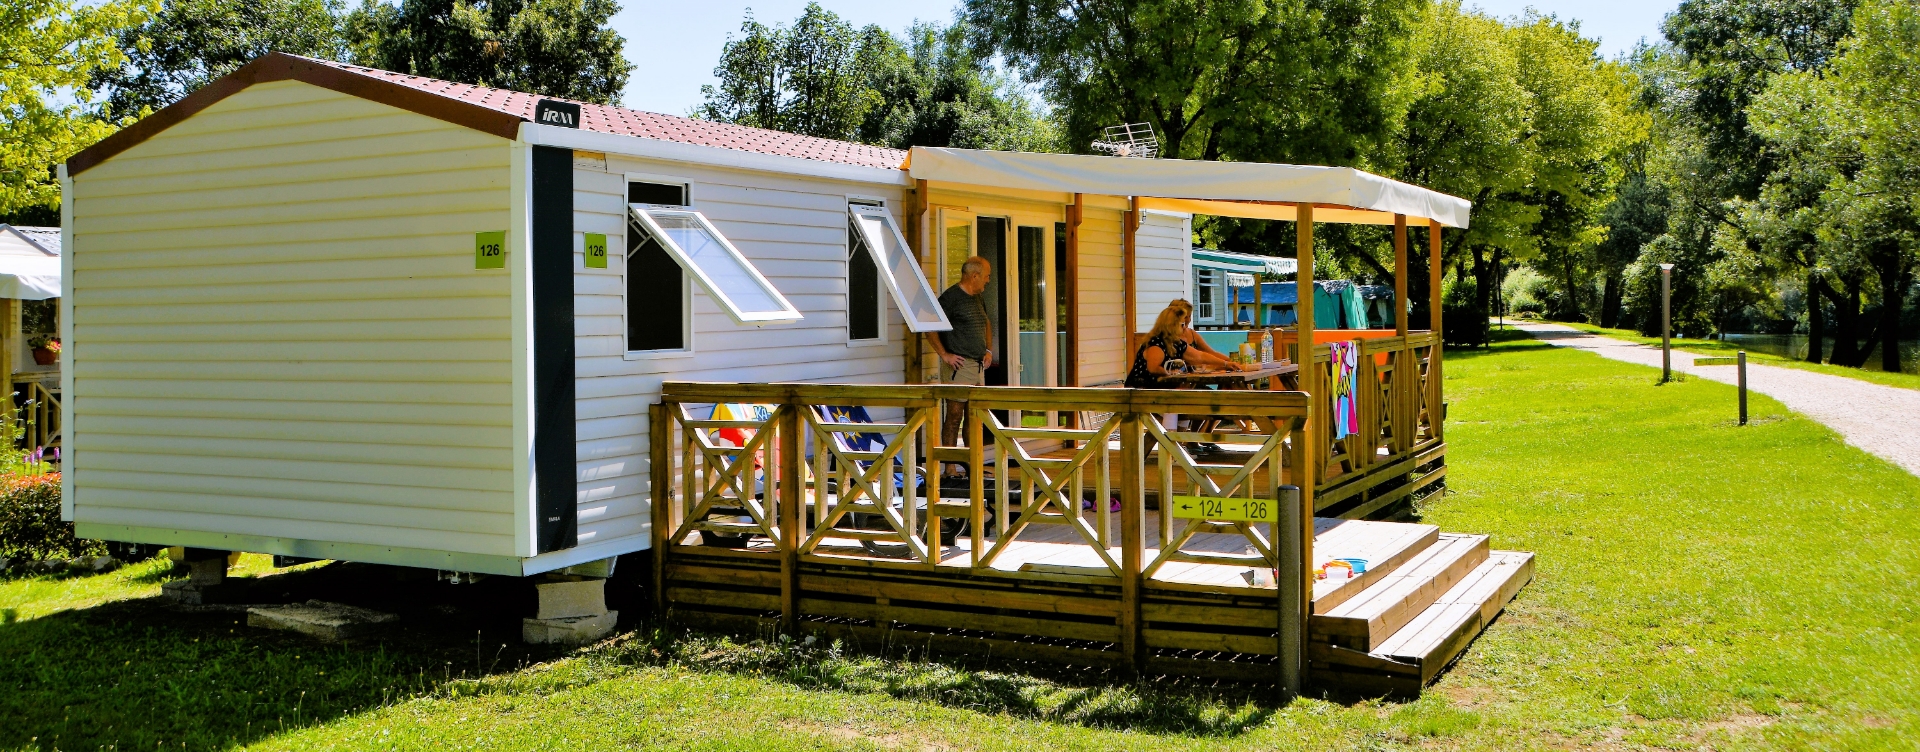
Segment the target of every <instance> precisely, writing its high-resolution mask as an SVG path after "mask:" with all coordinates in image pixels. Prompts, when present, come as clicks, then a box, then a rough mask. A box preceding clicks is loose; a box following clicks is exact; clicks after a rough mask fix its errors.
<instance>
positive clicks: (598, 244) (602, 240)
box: [586, 232, 607, 269]
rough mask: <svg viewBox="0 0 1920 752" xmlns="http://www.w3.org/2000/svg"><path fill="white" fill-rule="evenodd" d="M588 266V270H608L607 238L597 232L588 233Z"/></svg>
mask: <svg viewBox="0 0 1920 752" xmlns="http://www.w3.org/2000/svg"><path fill="white" fill-rule="evenodd" d="M586 264H587V268H588V269H605V268H607V236H605V235H601V234H600V233H597V232H589V233H587V253H586Z"/></svg>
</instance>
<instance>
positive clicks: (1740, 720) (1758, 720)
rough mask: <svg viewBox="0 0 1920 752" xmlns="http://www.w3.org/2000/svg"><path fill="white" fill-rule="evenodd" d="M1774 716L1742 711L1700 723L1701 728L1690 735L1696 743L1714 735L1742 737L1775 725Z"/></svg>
mask: <svg viewBox="0 0 1920 752" xmlns="http://www.w3.org/2000/svg"><path fill="white" fill-rule="evenodd" d="M1774 720H1775V719H1774V717H1773V716H1770V715H1760V714H1758V713H1741V714H1739V715H1734V716H1729V717H1726V718H1722V719H1720V720H1717V721H1708V722H1706V723H1703V724H1700V728H1699V729H1698V730H1696V731H1694V732H1693V734H1692V735H1690V737H1689V738H1690V739H1691V740H1692V741H1693V742H1694V743H1695V744H1700V743H1703V742H1705V741H1706V740H1707V739H1709V738H1712V737H1714V736H1727V737H1741V736H1746V735H1748V734H1751V733H1753V732H1755V731H1758V730H1760V729H1763V728H1766V727H1768V726H1771V725H1773V723H1774Z"/></svg>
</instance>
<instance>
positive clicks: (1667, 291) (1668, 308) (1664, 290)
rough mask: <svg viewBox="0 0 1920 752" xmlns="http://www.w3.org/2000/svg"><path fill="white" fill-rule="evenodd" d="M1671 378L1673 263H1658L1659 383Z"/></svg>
mask: <svg viewBox="0 0 1920 752" xmlns="http://www.w3.org/2000/svg"><path fill="white" fill-rule="evenodd" d="M1671 380H1673V265H1672V264H1661V265H1660V383H1662V384H1665V383H1667V382H1668V381H1671Z"/></svg>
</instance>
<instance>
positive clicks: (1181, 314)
mask: <svg viewBox="0 0 1920 752" xmlns="http://www.w3.org/2000/svg"><path fill="white" fill-rule="evenodd" d="M1192 315H1193V304H1192V303H1188V302H1187V301H1186V300H1185V299H1184V298H1175V299H1174V301H1173V302H1172V303H1168V304H1167V307H1166V308H1163V309H1160V315H1159V316H1157V317H1155V318H1154V320H1153V330H1152V331H1150V332H1147V339H1149V340H1151V339H1153V338H1154V337H1166V338H1169V339H1178V338H1179V337H1180V335H1182V334H1184V333H1186V329H1187V328H1186V321H1187V319H1188V318H1189V317H1191V316H1192Z"/></svg>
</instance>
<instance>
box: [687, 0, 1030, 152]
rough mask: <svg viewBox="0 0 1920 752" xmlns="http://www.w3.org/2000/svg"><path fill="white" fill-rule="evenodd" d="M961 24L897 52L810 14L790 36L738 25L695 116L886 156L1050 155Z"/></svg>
mask: <svg viewBox="0 0 1920 752" xmlns="http://www.w3.org/2000/svg"><path fill="white" fill-rule="evenodd" d="M968 36H969V30H968V28H967V27H966V25H965V23H964V22H962V23H956V24H953V25H949V26H939V25H935V24H917V25H915V26H914V27H912V28H911V29H909V30H908V31H907V40H906V41H905V42H902V41H901V40H900V39H898V38H896V37H894V36H893V34H891V33H889V32H887V31H886V30H884V29H881V28H880V27H878V26H868V27H866V28H864V29H855V28H854V27H853V25H852V24H850V23H847V22H846V21H844V20H842V19H841V18H840V17H839V16H837V15H835V14H834V13H832V12H830V11H827V10H825V9H822V8H821V7H820V6H819V5H818V4H809V5H808V6H807V9H806V10H805V11H804V12H803V13H802V14H801V16H800V18H799V19H798V20H796V21H795V22H794V23H793V24H792V25H791V26H788V25H785V24H780V25H775V26H767V25H765V24H762V23H760V22H758V21H756V20H755V19H754V18H753V17H752V16H748V18H747V19H746V21H744V22H743V23H742V24H741V26H740V36H739V37H738V38H730V39H729V40H728V41H727V44H726V46H725V47H724V48H723V49H722V52H721V55H720V64H719V66H718V67H717V68H715V70H714V75H715V76H717V77H718V78H719V79H720V83H719V84H718V85H717V86H705V87H702V89H701V91H702V93H703V94H704V95H705V99H706V101H705V102H703V103H702V104H701V105H700V106H699V107H697V108H695V109H694V113H693V114H694V115H695V116H697V117H701V118H705V119H708V120H717V121H721V122H729V123H737V124H740V125H750V126H754V127H759V128H772V129H775V130H783V131H788V132H792V133H803V134H806V135H810V136H820V137H823V138H837V139H842V140H850V141H861V142H864V143H871V144H880V145H884V146H892V147H895V148H907V147H909V146H915V145H918V146H957V147H966V148H983V149H1019V150H1024V151H1052V150H1055V148H1057V139H1056V138H1055V137H1054V130H1053V128H1052V127H1051V124H1050V123H1049V122H1048V121H1047V120H1046V119H1045V118H1044V117H1042V116H1041V115H1039V114H1038V113H1036V112H1035V111H1034V109H1033V107H1032V106H1031V105H1030V104H1029V103H1028V102H1027V100H1026V98H1025V96H1024V95H1023V94H1022V93H1021V92H1020V91H1018V89H1017V87H1016V86H1015V85H1014V83H1013V82H1012V81H1011V80H1009V79H1008V78H1006V77H1004V76H1002V75H999V74H996V73H995V72H994V71H993V70H992V68H991V67H990V66H989V65H988V64H987V61H986V60H985V59H983V58H981V57H979V56H978V55H976V54H975V53H974V51H973V50H972V49H971V48H970V47H969V46H968V44H967V39H968Z"/></svg>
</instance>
